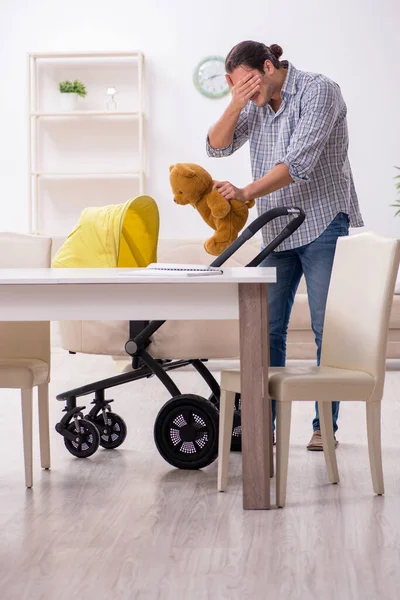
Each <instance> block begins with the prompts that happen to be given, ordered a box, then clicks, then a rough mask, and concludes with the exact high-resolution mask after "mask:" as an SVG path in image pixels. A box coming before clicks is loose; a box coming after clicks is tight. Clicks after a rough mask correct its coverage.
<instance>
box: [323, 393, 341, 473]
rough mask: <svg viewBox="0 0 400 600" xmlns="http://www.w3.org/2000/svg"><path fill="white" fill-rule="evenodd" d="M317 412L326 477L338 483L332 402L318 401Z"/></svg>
mask: <svg viewBox="0 0 400 600" xmlns="http://www.w3.org/2000/svg"><path fill="white" fill-rule="evenodd" d="M318 414H319V423H320V427H321V437H322V445H323V448H324V456H325V464H326V470H327V471H328V478H329V481H330V482H331V483H339V471H338V466H337V461H336V452H335V438H334V433H333V424H332V402H318Z"/></svg>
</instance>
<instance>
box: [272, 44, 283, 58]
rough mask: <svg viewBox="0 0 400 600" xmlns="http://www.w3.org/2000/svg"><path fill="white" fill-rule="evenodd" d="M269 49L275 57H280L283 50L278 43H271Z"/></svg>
mask: <svg viewBox="0 0 400 600" xmlns="http://www.w3.org/2000/svg"><path fill="white" fill-rule="evenodd" d="M269 49H270V50H271V52H272V54H273V55H274V56H276V58H280V57H281V56H282V54H283V50H282V48H281V47H280V46H278V44H271V46H270V47H269Z"/></svg>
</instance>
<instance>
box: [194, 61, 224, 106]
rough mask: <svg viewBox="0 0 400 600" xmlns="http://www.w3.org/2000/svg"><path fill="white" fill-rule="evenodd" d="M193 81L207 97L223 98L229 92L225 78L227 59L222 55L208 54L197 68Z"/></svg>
mask: <svg viewBox="0 0 400 600" xmlns="http://www.w3.org/2000/svg"><path fill="white" fill-rule="evenodd" d="M193 81H194V84H195V86H196V88H197V89H198V90H199V92H200V93H201V94H203V95H204V96H207V98H222V97H223V96H226V94H228V93H229V86H228V84H227V82H226V79H225V60H224V59H223V58H222V57H221V56H208V57H207V58H204V59H203V60H202V61H201V62H200V63H199V64H198V65H197V67H196V68H195V70H194V75H193Z"/></svg>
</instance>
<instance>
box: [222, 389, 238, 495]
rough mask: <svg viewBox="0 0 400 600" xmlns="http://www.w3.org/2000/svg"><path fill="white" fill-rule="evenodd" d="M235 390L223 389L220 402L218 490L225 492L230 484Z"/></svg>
mask: <svg viewBox="0 0 400 600" xmlns="http://www.w3.org/2000/svg"><path fill="white" fill-rule="evenodd" d="M234 410H235V392H227V391H225V390H221V398H220V404H219V439H218V491H219V492H225V490H226V488H227V484H228V468H229V455H230V451H231V440H232V427H233V413H234Z"/></svg>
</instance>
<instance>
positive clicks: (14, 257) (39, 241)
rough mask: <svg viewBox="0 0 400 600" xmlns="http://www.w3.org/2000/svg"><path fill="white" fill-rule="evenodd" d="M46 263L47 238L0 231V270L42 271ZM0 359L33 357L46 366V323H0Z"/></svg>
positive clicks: (47, 341)
mask: <svg viewBox="0 0 400 600" xmlns="http://www.w3.org/2000/svg"><path fill="white" fill-rule="evenodd" d="M50 261H51V239H50V238H48V237H44V236H36V235H29V234H23V233H2V232H0V268H1V269H8V268H19V267H25V268H37V267H39V268H44V267H50ZM0 294H1V289H0ZM0 318H1V317H0ZM0 358H36V359H39V360H43V361H45V362H46V363H47V364H50V323H49V322H48V321H35V322H33V321H22V322H7V321H3V322H1V321H0Z"/></svg>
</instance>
